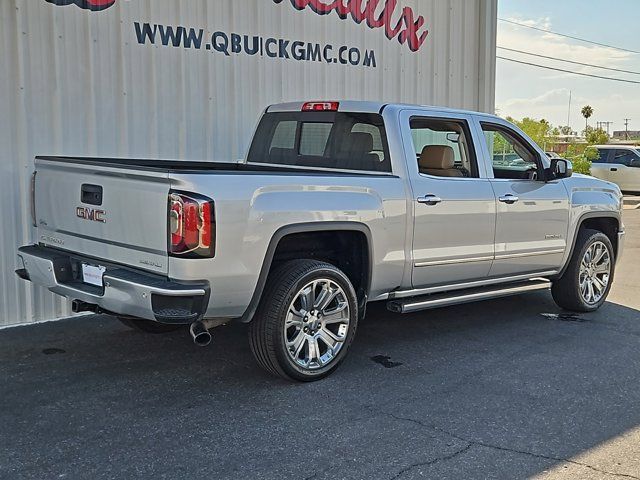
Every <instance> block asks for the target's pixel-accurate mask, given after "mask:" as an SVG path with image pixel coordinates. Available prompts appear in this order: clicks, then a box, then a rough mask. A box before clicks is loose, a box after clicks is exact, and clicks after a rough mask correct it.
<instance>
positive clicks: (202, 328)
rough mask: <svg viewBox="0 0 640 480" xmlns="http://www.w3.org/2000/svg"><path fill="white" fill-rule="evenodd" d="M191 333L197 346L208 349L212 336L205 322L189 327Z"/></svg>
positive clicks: (194, 323) (195, 323)
mask: <svg viewBox="0 0 640 480" xmlns="http://www.w3.org/2000/svg"><path fill="white" fill-rule="evenodd" d="M189 332H191V338H193V343H195V344H196V345H197V346H199V347H206V346H208V345H209V344H210V343H211V334H210V333H209V330H207V327H206V325H205V324H204V323H203V322H193V323H192V324H191V327H189Z"/></svg>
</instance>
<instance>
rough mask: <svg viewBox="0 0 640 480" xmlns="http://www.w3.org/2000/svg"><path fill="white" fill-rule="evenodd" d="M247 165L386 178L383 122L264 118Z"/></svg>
mask: <svg viewBox="0 0 640 480" xmlns="http://www.w3.org/2000/svg"><path fill="white" fill-rule="evenodd" d="M247 161H248V162H249V163H258V164H271V165H289V166H298V167H308V168H323V169H325V168H329V169H337V170H355V171H367V172H391V159H390V157H389V148H388V143H387V136H386V131H385V128H384V122H383V119H382V116H381V115H379V114H371V113H347V112H282V113H267V114H265V115H264V116H263V117H262V120H261V121H260V125H259V126H258V129H257V131H256V134H255V136H254V139H253V143H252V144H251V148H250V149H249V155H248V157H247Z"/></svg>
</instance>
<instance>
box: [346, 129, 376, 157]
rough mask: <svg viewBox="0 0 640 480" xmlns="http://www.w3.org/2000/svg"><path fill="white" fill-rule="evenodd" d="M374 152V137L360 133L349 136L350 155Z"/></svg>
mask: <svg viewBox="0 0 640 480" xmlns="http://www.w3.org/2000/svg"><path fill="white" fill-rule="evenodd" d="M372 150H373V135H371V134H370V133H364V132H358V133H352V134H351V135H349V153H369V152H371V151H372Z"/></svg>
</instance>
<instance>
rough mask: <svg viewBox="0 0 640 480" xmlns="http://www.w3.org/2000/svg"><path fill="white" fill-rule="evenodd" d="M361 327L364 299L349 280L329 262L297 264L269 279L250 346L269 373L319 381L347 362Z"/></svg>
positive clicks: (286, 266)
mask: <svg viewBox="0 0 640 480" xmlns="http://www.w3.org/2000/svg"><path fill="white" fill-rule="evenodd" d="M327 301H328V303H327V304H326V305H324V302H327ZM294 312H295V313H294ZM328 319H331V320H328ZM357 323H358V300H357V297H356V293H355V290H354V288H353V285H352V284H351V282H350V281H349V278H348V277H347V276H346V275H345V274H344V273H343V272H342V271H341V270H340V269H338V268H336V267H335V266H333V265H330V264H328V263H324V262H318V261H315V260H295V261H291V262H287V263H285V264H283V265H280V266H278V267H277V268H276V269H275V270H274V271H273V272H271V273H270V274H269V279H268V280H267V285H266V287H265V290H264V292H263V295H262V299H261V302H260V305H259V307H258V310H257V312H256V315H255V317H254V319H253V321H252V322H251V324H250V325H249V343H250V345H251V351H252V352H253V355H254V357H255V358H256V361H257V362H258V364H259V365H260V366H261V367H262V368H263V369H265V370H266V371H267V372H269V373H271V374H273V375H276V376H280V377H283V378H285V379H289V380H295V381H301V382H313V381H316V380H320V379H322V378H324V377H326V376H327V375H330V374H331V373H332V372H334V371H335V370H336V369H337V368H338V367H339V366H340V364H341V363H342V362H343V360H344V359H345V357H346V355H347V352H348V350H349V347H350V346H351V343H352V342H353V338H354V336H355V333H356V329H357V326H358V325H357ZM305 332H306V333H305ZM332 343H333V344H334V345H333V346H330V344H332Z"/></svg>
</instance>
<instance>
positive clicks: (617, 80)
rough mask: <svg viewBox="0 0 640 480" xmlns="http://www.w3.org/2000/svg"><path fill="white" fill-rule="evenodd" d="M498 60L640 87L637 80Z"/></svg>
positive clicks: (502, 58)
mask: <svg viewBox="0 0 640 480" xmlns="http://www.w3.org/2000/svg"><path fill="white" fill-rule="evenodd" d="M497 58H499V59H500V60H506V61H508V62H514V63H520V64H522V65H529V66H532V67H538V68H544V69H546V70H553V71H556V72H563V73H571V74H572V75H580V76H582V77H591V78H600V79H602V80H611V81H613V82H624V83H633V84H636V85H640V82H639V81H636V80H626V79H624V78H613V77H603V76H601V75H592V74H590V73H580V72H574V71H572V70H565V69H563V68H555V67H548V66H546V65H539V64H537V63H530V62H523V61H521V60H515V59H513V58H507V57H501V56H497Z"/></svg>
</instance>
